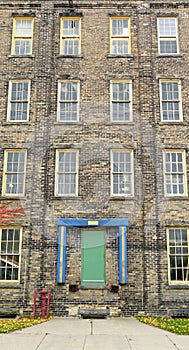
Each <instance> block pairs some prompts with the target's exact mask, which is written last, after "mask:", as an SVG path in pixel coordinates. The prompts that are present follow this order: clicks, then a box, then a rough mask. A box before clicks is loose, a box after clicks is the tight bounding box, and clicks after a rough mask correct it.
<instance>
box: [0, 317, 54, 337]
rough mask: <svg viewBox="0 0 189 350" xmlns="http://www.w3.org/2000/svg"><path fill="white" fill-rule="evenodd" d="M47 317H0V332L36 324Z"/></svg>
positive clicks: (44, 320)
mask: <svg viewBox="0 0 189 350" xmlns="http://www.w3.org/2000/svg"><path fill="white" fill-rule="evenodd" d="M49 319H50V318H48V319H40V318H37V319H31V318H20V319H14V320H1V319H0V333H9V332H13V331H16V330H18V329H22V328H26V327H30V326H35V325H36V324H39V323H42V322H46V321H47V320H49Z"/></svg>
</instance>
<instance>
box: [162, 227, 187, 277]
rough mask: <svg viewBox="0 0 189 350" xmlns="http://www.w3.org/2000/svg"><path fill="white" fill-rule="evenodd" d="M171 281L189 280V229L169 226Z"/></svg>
mask: <svg viewBox="0 0 189 350" xmlns="http://www.w3.org/2000/svg"><path fill="white" fill-rule="evenodd" d="M167 240H168V265H169V281H170V282H189V229H186V228H168V230H167Z"/></svg>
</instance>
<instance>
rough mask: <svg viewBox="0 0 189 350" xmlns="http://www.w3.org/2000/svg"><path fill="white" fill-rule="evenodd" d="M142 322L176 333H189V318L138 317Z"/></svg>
mask: <svg viewBox="0 0 189 350" xmlns="http://www.w3.org/2000/svg"><path fill="white" fill-rule="evenodd" d="M136 318H137V320H139V321H140V322H143V323H146V324H148V325H150V326H155V327H159V328H162V329H164V330H166V331H169V332H173V333H176V334H185V335H186V334H187V335H189V318H161V317H136Z"/></svg>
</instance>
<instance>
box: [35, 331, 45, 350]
mask: <svg viewBox="0 0 189 350" xmlns="http://www.w3.org/2000/svg"><path fill="white" fill-rule="evenodd" d="M47 335H48V333H45V334H44V337H43V338H42V339H41V341H40V343H39V344H38V345H37V347H36V348H35V350H37V349H39V347H40V345H41V344H42V343H43V341H44V339H45V338H46V336H47Z"/></svg>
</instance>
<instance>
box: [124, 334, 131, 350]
mask: <svg viewBox="0 0 189 350" xmlns="http://www.w3.org/2000/svg"><path fill="white" fill-rule="evenodd" d="M125 338H126V339H127V343H128V345H129V349H130V350H132V346H131V343H130V341H129V339H128V337H127V336H126V335H125Z"/></svg>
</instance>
